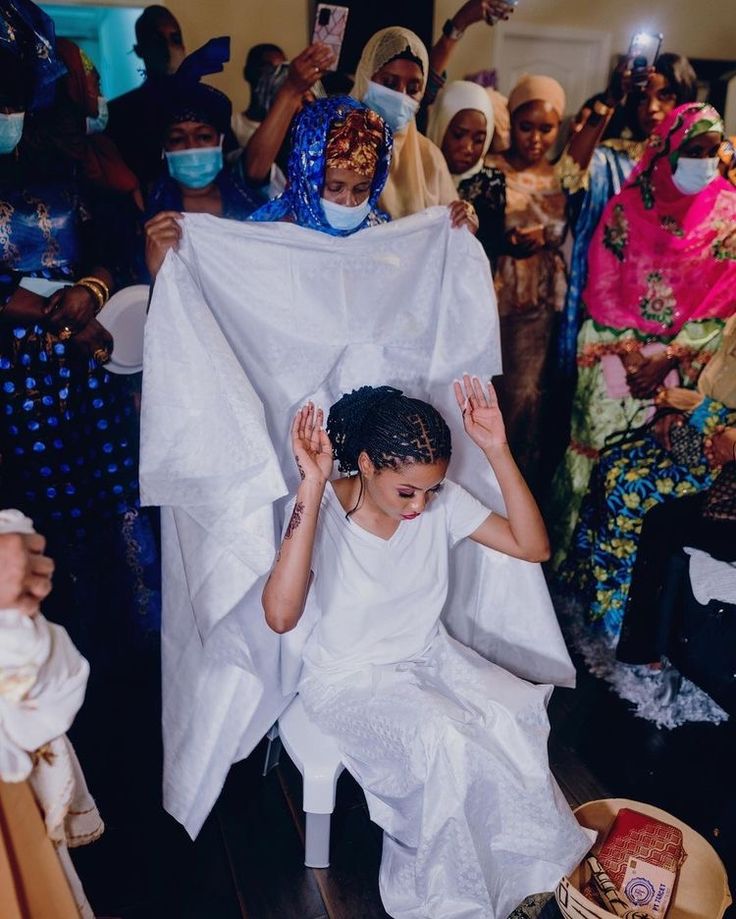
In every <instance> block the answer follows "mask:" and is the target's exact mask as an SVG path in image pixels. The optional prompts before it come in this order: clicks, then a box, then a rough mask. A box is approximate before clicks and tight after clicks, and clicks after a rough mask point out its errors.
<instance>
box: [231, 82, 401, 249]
mask: <svg viewBox="0 0 736 919" xmlns="http://www.w3.org/2000/svg"><path fill="white" fill-rule="evenodd" d="M365 107H366V106H364V105H363V104H362V102H358V101H357V100H356V99H351V98H350V97H349V96H332V97H330V98H329V99H317V100H316V101H315V102H312V103H311V104H310V105H305V106H304V108H303V109H302V111H301V112H300V113H299V115H298V117H297V119H296V121H295V123H294V128H293V132H292V147H291V154H290V156H289V167H288V176H287V180H288V181H287V186H286V191H284V193H283V194H282V195H279V197H278V198H275V199H274V200H273V201H270V202H269V203H268V204H266V205H264V206H263V207H262V208H260V209H259V210H257V211H256V212H255V214H252V215H251V216H250V218H249V219H250V220H258V221H270V220H284V219H287V220H289V219H290V220H294V221H295V222H296V223H298V224H299V226H300V227H308V228H309V229H311V230H319V231H320V232H321V233H328V234H329V235H330V236H350V235H351V234H352V233H356V232H357V231H358V230H362V229H364V228H365V227H367V226H372V225H374V224H375V223H376V222H377V220H376V217H378V218H379V221H378V222H383V221H386V220H388V219H389V218H388V216H387V215H386V214H384V213H383V212H382V211H380V210H379V209H378V199H379V197H380V196H381V192H382V191H383V186H384V185H385V184H386V179H387V178H388V170H389V166H390V165H391V149H392V147H393V139H392V137H391V129H390V128H389V127H388V126H387V125H384V141H383V145H382V149H381V152H380V154H379V157H378V166H377V167H376V173H375V175H374V177H373V184H372V185H371V192H370V195H369V199H368V200H369V201H370V205H371V211H370V213H369V214H368V216H367V217H366V219H365V220H364V221H363V223H361V224H360V225H359V226H358V227H356V229H354V230H337V229H335V227H333V226H330V224H329V223H328V222H327V218H326V217H325V212H324V210H323V208H322V204H321V201H320V198H321V197H322V187H323V185H324V178H325V151H326V148H327V138H328V136H329V133H330V128H331V127H332V125H333V123H334V122H335V121H338V120H339V119H341V118H343V117H344V116H345V114H346V113H347V112H348V111H349V110H350V109H364V108H365Z"/></svg>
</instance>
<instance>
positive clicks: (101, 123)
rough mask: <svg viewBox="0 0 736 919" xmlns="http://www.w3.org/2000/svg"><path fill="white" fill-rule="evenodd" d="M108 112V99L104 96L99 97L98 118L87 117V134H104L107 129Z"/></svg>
mask: <svg viewBox="0 0 736 919" xmlns="http://www.w3.org/2000/svg"><path fill="white" fill-rule="evenodd" d="M107 119H108V111H107V99H106V98H105V97H104V96H98V97H97V117H96V118H90V117H89V116H87V133H88V134H102V132H103V131H104V130H105V128H106V127H107Z"/></svg>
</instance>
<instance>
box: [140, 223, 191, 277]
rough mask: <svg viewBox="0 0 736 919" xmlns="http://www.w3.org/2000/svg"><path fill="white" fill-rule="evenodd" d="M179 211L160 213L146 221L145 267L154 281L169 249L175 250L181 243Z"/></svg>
mask: <svg viewBox="0 0 736 919" xmlns="http://www.w3.org/2000/svg"><path fill="white" fill-rule="evenodd" d="M182 217H183V214H181V213H179V211H161V212H160V213H158V214H156V216H155V217H152V218H151V219H150V220H148V221H146V224H145V226H144V229H145V231H146V267H147V268H148V272H149V274H150V275H151V279H152V280H155V279H156V275H157V274H158V273H159V270H160V269H161V266H162V265H163V263H164V259H165V258H166V253H167V252H168V251H169V249H175V248H176V247H177V246H178V245H179V243H180V242H181V223H180V221H181V219H182Z"/></svg>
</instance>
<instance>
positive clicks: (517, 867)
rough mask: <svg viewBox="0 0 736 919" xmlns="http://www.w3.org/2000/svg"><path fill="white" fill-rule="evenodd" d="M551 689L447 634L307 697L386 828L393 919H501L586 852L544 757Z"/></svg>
mask: <svg viewBox="0 0 736 919" xmlns="http://www.w3.org/2000/svg"><path fill="white" fill-rule="evenodd" d="M551 690H552V687H550V686H534V685H532V684H531V683H527V682H525V681H524V680H521V679H519V678H518V677H515V676H513V675H512V674H510V673H508V672H507V671H505V670H502V669H501V668H500V667H497V666H496V665H495V664H491V663H489V662H488V661H486V660H485V659H483V658H482V657H480V656H479V655H478V654H476V653H475V652H474V651H471V650H470V649H469V648H466V647H465V646H464V645H461V644H459V643H458V642H457V641H455V640H454V639H452V638H450V637H449V636H448V635H447V633H446V632H444V630H441V631H440V632H439V634H438V635H437V637H436V639H435V640H434V641H433V642H432V645H431V646H430V648H429V649H428V650H427V652H426V653H425V654H424V655H423V656H422V658H421V659H418V660H413V661H407V662H403V663H400V664H396V665H391V666H381V667H377V666H368V667H366V668H365V669H363V670H360V671H358V672H352V673H350V674H349V675H347V674H344V675H342V677H341V678H338V679H336V677H335V674H334V673H333V674H330V675H329V676H327V675H323V674H321V673H320V672H316V671H314V670H312V671H310V672H308V673H306V674H305V676H304V677H303V679H302V682H301V684H300V687H299V692H300V694H301V696H302V700H303V702H304V706H305V708H306V710H307V712H308V714H309V716H310V717H311V718H312V719H313V720H314V721H315V723H316V724H317V725H318V726H319V727H320V728H321V729H322V730H323V731H324V732H325V733H327V734H331V735H332V736H334V738H335V740H336V741H337V744H338V746H339V748H340V749H341V751H342V753H343V755H344V758H345V766H346V768H347V769H348V770H349V772H350V773H351V774H352V775H353V776H354V777H355V779H356V781H357V782H358V783H359V784H360V785H361V787H362V788H363V791H364V792H365V795H366V799H367V802H368V808H369V811H370V815H371V818H372V819H373V820H374V821H375V822H376V823H377V824H378V825H379V826H380V827H382V829H383V831H384V837H383V857H382V860H381V870H380V889H381V897H382V899H383V904H384V907H385V909H386V911H387V912H388V913H389V914H390V915H391V916H393V917H396V919H481V917H482V919H506V917H507V916H508V915H509V913H511V912H512V911H513V910H514V909H515V908H516V907H517V906H518V905H519V903H521V901H522V900H524V898H525V897H527V896H528V895H530V894H533V893H540V892H542V891H548V890H553V889H554V887H555V885H556V884H557V882H558V881H559V880H560V878H561V877H562V875H563V874H567V873H568V872H570V871H571V870H572V869H573V868H574V867H575V866H576V865H577V864H578V863H579V862H580V861H581V859H582V858H583V856H584V855H585V854H586V853H587V851H588V849H589V848H590V846H591V843H592V841H593V840H592V839H591V838H590V836H589V835H588V834H587V832H585V831H583V830H582V829H581V828H580V826H579V825H578V823H577V821H576V820H575V817H574V816H573V814H572V812H571V810H570V808H569V806H568V805H567V803H566V801H565V799H564V797H563V795H562V792H561V791H560V789H559V787H558V786H557V783H556V782H555V780H554V778H553V776H552V774H551V772H550V769H549V762H548V757H547V735H548V733H549V722H548V719H547V711H546V703H547V700H548V698H549V695H550V693H551Z"/></svg>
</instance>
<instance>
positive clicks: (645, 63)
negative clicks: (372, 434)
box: [629, 32, 664, 89]
mask: <svg viewBox="0 0 736 919" xmlns="http://www.w3.org/2000/svg"><path fill="white" fill-rule="evenodd" d="M663 38H664V36H663V35H662V33H661V32H636V33H635V34H634V35H633V37H632V39H631V44H630V45H629V62H630V67H631V77H632V82H633V84H634V86H637V87H638V88H639V89H643V88H644V87H645V86H646V85H647V80H648V78H649V73H648V71H649V69H650V67H654V64H655V62H656V60H657V58H658V57H659V51H660V48H661V47H662V39H663Z"/></svg>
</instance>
